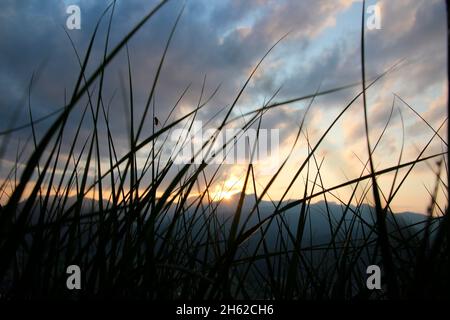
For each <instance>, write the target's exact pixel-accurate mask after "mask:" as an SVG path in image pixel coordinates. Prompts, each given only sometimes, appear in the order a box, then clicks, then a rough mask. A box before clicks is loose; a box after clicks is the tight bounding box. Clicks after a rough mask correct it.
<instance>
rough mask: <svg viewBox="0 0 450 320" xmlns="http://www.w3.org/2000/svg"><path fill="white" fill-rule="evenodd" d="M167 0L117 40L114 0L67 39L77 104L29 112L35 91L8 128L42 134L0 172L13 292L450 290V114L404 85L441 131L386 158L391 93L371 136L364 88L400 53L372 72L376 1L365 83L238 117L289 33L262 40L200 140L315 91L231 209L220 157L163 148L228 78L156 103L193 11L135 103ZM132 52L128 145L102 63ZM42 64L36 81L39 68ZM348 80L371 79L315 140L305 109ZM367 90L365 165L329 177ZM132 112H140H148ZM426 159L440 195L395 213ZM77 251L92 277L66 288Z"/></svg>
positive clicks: (430, 293) (3, 252)
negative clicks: (411, 215)
mask: <svg viewBox="0 0 450 320" xmlns="http://www.w3.org/2000/svg"><path fill="white" fill-rule="evenodd" d="M165 3H166V1H162V2H161V3H160V4H158V5H157V6H156V7H155V8H153V9H152V10H151V11H150V12H149V13H147V14H146V15H145V16H144V17H143V18H142V19H141V20H140V22H139V23H138V24H136V26H135V27H134V28H133V29H132V30H130V31H129V32H128V34H127V35H126V36H125V37H124V38H123V39H122V40H121V41H120V42H119V43H118V44H117V46H115V47H114V48H110V44H109V39H110V32H111V25H112V23H113V16H114V10H115V1H114V2H112V3H111V4H110V5H109V6H108V7H107V8H106V10H105V11H104V13H103V15H102V17H101V18H100V20H99V21H98V23H97V25H96V27H95V30H94V32H93V34H92V37H91V39H90V43H89V46H88V48H87V49H86V52H85V53H84V55H82V54H80V53H79V52H78V50H77V48H76V46H75V44H74V43H73V42H71V43H72V47H73V50H74V53H75V54H76V57H77V59H78V63H79V68H80V72H79V75H78V80H77V82H76V85H75V87H74V88H73V91H72V95H71V96H70V97H69V98H68V101H67V102H66V105H65V106H64V107H63V108H61V109H59V110H58V111H57V112H54V113H52V114H49V115H47V116H44V117H42V118H39V119H34V118H33V115H32V112H31V107H30V106H29V116H30V122H29V124H27V125H24V126H19V127H14V128H9V129H7V130H4V131H3V132H1V139H2V145H1V150H2V152H1V153H3V152H4V150H6V148H7V146H8V144H9V141H10V139H9V138H10V136H12V135H14V134H15V133H16V132H17V131H19V130H30V131H31V133H32V140H31V141H30V142H29V143H32V144H33V147H34V148H33V151H32V153H31V154H26V152H25V150H26V146H22V148H18V150H17V157H16V163H15V165H13V166H12V168H11V169H10V171H9V173H8V174H7V175H6V177H5V178H4V179H3V182H2V185H1V187H0V192H1V194H2V197H6V198H7V201H6V203H5V205H4V206H3V207H2V208H1V211H0V294H1V298H2V299H18V298H27V299H31V298H37V297H39V298H42V297H44V298H63V299H64V298H65V299H77V298H79V299H82V298H144V299H225V298H234V299H255V298H258V299H398V298H400V299H402V298H420V297H422V298H423V297H427V298H430V297H431V298H449V297H450V276H449V274H448V270H450V264H449V258H450V246H449V240H450V222H449V218H448V213H447V211H448V205H446V206H445V207H441V206H440V205H439V204H438V202H437V201H436V197H437V194H438V193H439V192H441V193H442V194H444V195H445V197H447V196H448V195H447V188H448V182H447V181H448V180H447V179H448V165H447V162H446V161H447V159H448V158H447V141H446V140H445V137H443V135H442V128H444V127H445V125H446V123H447V118H446V119H445V120H444V121H443V122H442V123H441V125H440V126H439V127H438V128H434V127H433V126H432V125H431V124H430V123H428V122H427V121H426V120H425V119H424V118H423V117H422V116H421V115H420V114H419V113H418V112H417V111H416V110H415V109H414V108H413V107H412V106H411V105H409V104H408V103H407V99H404V98H403V97H400V96H398V95H396V96H395V101H396V102H399V103H401V104H402V106H403V107H405V108H408V110H410V111H412V113H413V114H414V115H415V116H416V117H417V118H418V119H420V121H422V122H424V123H425V124H426V125H427V126H428V127H429V128H430V129H431V131H432V133H433V134H432V135H431V136H430V137H429V140H428V141H427V143H426V144H425V146H424V147H423V148H422V149H420V150H418V151H417V155H416V157H415V159H414V160H412V161H408V162H405V161H403V159H402V155H401V154H400V156H399V158H398V163H397V164H396V165H394V166H391V167H387V168H383V169H376V168H375V165H374V152H375V150H376V148H377V146H378V145H379V143H380V141H382V140H383V138H384V135H385V132H386V129H387V128H388V127H389V124H390V121H391V116H392V113H393V108H394V107H393V106H392V109H391V116H390V117H389V120H388V121H387V123H386V124H385V127H384V130H383V131H382V133H381V134H380V135H379V136H378V137H377V139H376V140H370V139H369V130H370V119H368V115H367V102H366V92H367V91H368V90H370V89H371V88H372V87H373V85H374V84H375V83H377V82H378V81H379V80H380V79H381V78H384V77H387V76H389V74H390V73H391V72H394V71H395V70H397V69H398V68H402V67H403V65H402V61H399V62H398V63H396V64H394V65H393V66H391V67H390V68H389V69H388V70H386V71H385V72H384V73H382V74H380V75H378V76H377V77H375V78H373V79H366V74H365V43H364V40H365V38H364V21H365V20H364V8H365V7H364V4H363V14H362V19H363V20H362V27H361V30H362V32H361V82H360V83H357V84H348V85H347V84H343V85H342V86H341V87H337V88H333V89H328V90H322V91H321V90H318V91H317V92H314V93H311V94H309V95H305V96H301V97H297V98H293V99H290V100H286V101H277V100H276V95H277V93H275V94H274V95H273V96H272V97H271V99H270V100H269V101H267V102H266V103H265V104H264V105H262V106H261V107H259V108H256V109H255V110H253V111H251V112H248V113H246V114H245V115H242V116H241V117H235V118H234V117H233V116H234V113H233V111H234V109H235V107H236V105H237V104H238V102H239V100H240V98H241V96H242V94H243V92H244V91H245V90H246V88H247V85H248V84H249V82H250V81H251V79H252V78H253V76H254V74H255V72H256V71H257V70H258V68H259V66H260V64H261V63H263V61H264V59H265V58H266V57H267V55H269V54H270V52H271V51H272V50H273V49H274V48H276V45H277V44H278V42H277V43H275V44H274V45H273V46H272V47H271V48H269V49H268V50H267V52H265V53H263V54H262V57H261V60H260V61H259V62H258V64H257V65H256V66H254V68H253V70H252V72H251V73H250V75H249V76H248V78H247V79H246V81H245V82H244V84H243V85H242V87H241V88H240V90H239V91H238V92H237V94H236V96H235V97H234V98H233V99H231V100H230V105H229V106H228V107H227V109H226V110H225V111H226V112H225V116H223V118H222V119H221V120H220V123H221V124H220V126H219V127H218V128H217V129H216V133H215V134H213V135H212V136H211V139H209V140H208V141H207V142H205V143H204V144H203V145H202V150H211V148H212V145H213V143H214V142H215V139H216V138H217V134H218V133H220V132H221V131H222V130H224V128H226V126H227V125H229V124H232V123H236V122H237V121H238V120H239V121H241V122H243V123H244V124H243V125H242V126H241V128H240V130H241V134H244V133H245V132H246V131H247V130H248V129H249V128H250V127H251V126H252V125H257V126H258V128H259V125H260V124H261V120H262V119H263V117H264V115H265V114H266V112H268V111H270V110H274V109H276V108H279V107H282V106H285V105H288V104H291V103H294V102H299V101H306V102H307V103H308V105H307V108H306V110H305V113H304V115H303V120H302V121H301V122H300V124H299V126H298V128H296V129H295V130H296V137H295V141H294V142H293V145H292V146H291V152H290V153H289V154H288V155H287V157H286V158H284V159H282V161H281V163H280V165H279V167H278V168H277V170H276V171H275V172H274V173H273V175H272V177H271V178H270V179H269V182H268V183H267V184H266V185H264V186H262V191H260V192H258V190H259V189H258V186H257V185H258V178H257V176H256V173H255V170H254V165H253V161H251V160H250V161H249V163H248V164H247V166H246V171H245V175H244V179H243V180H244V182H243V186H242V188H241V190H240V192H239V193H238V194H236V195H234V196H233V199H234V200H236V206H235V208H234V211H233V212H232V214H229V215H223V214H220V208H221V207H223V206H224V204H223V201H222V200H221V199H215V198H214V197H213V195H212V192H213V191H212V186H213V184H214V183H215V182H216V178H217V176H218V172H219V171H220V170H221V169H222V168H223V164H219V165H217V166H216V167H214V174H213V175H212V176H211V177H208V176H207V175H206V174H205V170H206V168H208V167H210V164H209V163H208V162H207V161H204V162H202V163H201V164H195V163H193V162H188V163H186V164H184V165H181V166H180V165H176V164H175V163H174V159H175V158H176V156H177V154H172V155H171V156H170V157H169V159H168V160H167V161H163V160H162V152H163V146H164V144H165V143H166V141H167V139H168V138H167V137H168V135H169V134H170V133H171V132H172V130H173V129H174V128H176V126H178V125H181V124H184V125H185V126H186V127H187V128H188V131H190V130H192V123H193V121H194V120H195V119H196V117H197V115H198V112H199V111H200V110H205V109H207V108H208V106H209V105H208V103H209V102H210V101H211V99H212V98H213V97H214V96H215V94H216V93H217V91H218V90H219V88H216V89H215V90H213V91H212V92H211V93H210V94H209V95H208V94H207V93H206V90H205V81H204V82H203V86H202V89H201V93H200V98H199V101H198V105H197V106H196V107H195V108H194V109H193V110H192V111H190V112H188V113H186V114H184V115H182V116H180V117H179V118H176V119H173V118H172V114H174V113H176V112H174V111H175V110H177V108H178V107H179V104H180V102H181V101H182V99H183V97H184V95H185V94H186V92H187V90H188V88H186V90H185V91H184V92H182V93H181V95H180V96H179V98H178V100H177V103H176V104H175V105H174V106H173V107H172V109H171V112H170V113H169V116H168V117H167V118H166V119H159V117H158V115H157V114H156V113H155V95H156V91H157V84H158V81H159V79H160V76H161V73H162V72H163V65H164V61H165V58H166V55H167V52H168V50H170V44H171V42H172V40H173V35H174V34H175V32H176V29H177V24H178V21H179V19H180V17H181V15H182V11H181V12H180V14H179V15H178V17H177V19H176V21H175V22H174V24H173V27H172V29H171V30H170V33H169V36H168V39H167V42H166V44H165V47H164V50H163V53H162V55H161V58H160V60H159V64H158V67H157V70H156V73H155V76H154V81H153V82H152V83H151V85H150V89H149V92H148V97H147V100H146V103H145V107H144V112H143V114H139V115H138V114H137V112H136V108H135V107H136V106H135V102H134V100H133V90H134V87H133V85H134V83H133V72H132V65H131V61H130V57H129V51H128V50H129V49H128V46H127V43H128V42H129V40H130V39H131V38H132V37H133V36H134V35H135V34H136V33H137V32H138V31H139V30H140V29H141V28H142V26H143V25H144V24H145V23H146V22H148V21H149V20H150V19H152V18H153V17H154V16H155V15H157V14H158V11H159V10H160V9H161V8H162V7H163V6H164V5H165ZM105 19H107V23H108V29H107V31H106V35H105V44H104V54H103V58H102V61H101V63H100V64H99V66H98V67H97V68H96V69H95V70H94V71H93V72H92V74H91V75H87V74H86V71H87V66H88V63H89V62H90V61H91V59H92V48H93V46H94V43H96V42H97V41H99V40H98V38H99V37H100V35H99V34H98V30H99V26H100V24H101V23H102V21H103V20H105ZM68 37H69V38H70V35H69V34H68ZM282 40H283V38H281V39H280V40H279V41H282ZM121 52H122V53H123V52H125V54H126V55H127V70H128V73H127V83H126V84H125V87H126V90H127V92H128V97H129V100H128V101H125V102H124V103H125V104H126V110H127V116H128V117H129V119H128V121H127V122H128V123H129V126H128V132H127V139H128V140H129V149H128V150H127V152H126V153H125V154H124V155H123V156H120V155H119V153H118V152H117V148H118V145H117V142H115V139H114V133H115V132H114V129H113V128H111V126H110V125H111V121H110V118H111V115H110V112H109V105H108V102H107V101H108V99H107V98H106V97H104V96H103V90H102V89H103V84H104V79H105V77H106V76H107V75H106V74H105V71H106V70H107V69H108V67H109V66H110V63H111V62H112V61H113V60H114V59H115V58H116V57H117V56H118V54H119V53H121ZM33 79H34V77H33V78H32V80H31V82H30V91H31V87H32V84H33V81H36V80H33ZM94 87H95V88H94ZM349 88H360V91H359V93H358V94H357V95H355V96H354V97H353V98H352V99H351V101H350V102H349V103H348V104H347V105H345V106H344V107H343V108H342V110H341V112H340V113H339V114H338V115H337V116H336V118H335V119H334V120H333V121H332V122H331V123H330V124H329V126H328V127H327V128H326V130H325V131H324V132H323V133H322V134H321V136H320V137H319V139H318V140H317V141H316V142H314V143H313V142H312V141H310V139H309V136H308V133H307V130H306V128H305V126H304V120H305V117H306V115H307V114H308V111H309V110H310V108H312V107H313V104H314V100H315V99H316V98H317V97H319V96H323V95H328V94H331V93H334V92H338V91H343V90H347V89H349ZM30 94H31V93H30ZM82 98H85V99H86V98H87V103H86V104H82V103H81V102H82V101H83V99H82ZM358 99H362V100H363V106H364V115H365V117H364V119H361V121H364V124H365V135H366V144H367V157H366V159H361V163H362V164H363V170H362V171H361V172H360V175H359V177H357V178H354V179H351V180H348V181H342V182H341V183H339V184H337V185H335V186H333V187H325V186H324V184H323V179H322V174H323V173H321V165H322V159H321V158H320V157H319V156H318V154H317V150H318V148H319V146H320V145H321V144H322V142H323V141H324V139H325V138H326V137H327V136H328V135H329V133H330V131H331V129H332V128H333V127H334V126H335V125H336V124H337V123H338V122H339V120H341V119H342V117H343V116H344V114H346V113H347V112H348V110H349V109H350V108H352V107H355V102H356V101H357V100H358ZM74 112H77V113H78V114H81V120H80V121H79V123H77V130H76V132H75V134H73V135H72V134H71V135H68V134H67V124H68V122H69V121H72V120H71V118H70V117H71V115H73V113H74ZM55 116H56V119H54V120H53V121H52V124H51V125H50V126H49V128H48V129H47V131H46V133H45V134H44V135H43V136H42V137H41V138H38V137H37V135H36V131H35V125H36V124H38V123H39V122H42V121H43V120H45V119H48V118H50V117H55ZM88 119H89V120H90V121H91V122H92V127H91V128H90V129H91V130H90V135H89V136H88V137H87V139H84V138H82V135H81V134H80V131H81V128H82V126H83V123H85V122H86V121H87V120H88ZM135 119H140V121H139V122H138V125H137V126H135V125H134V122H135V121H134V120H135ZM144 126H145V127H147V128H148V127H151V129H152V133H151V134H150V135H149V136H143V132H144V131H143V128H144ZM103 128H104V129H103ZM101 130H103V131H102V132H100V131H101ZM257 139H258V138H257ZM436 140H439V141H440V142H441V144H442V152H439V153H435V154H432V155H425V154H426V153H425V152H426V151H427V149H428V147H429V145H430V144H431V143H432V142H433V141H436ZM68 141H69V142H68ZM300 141H305V142H306V143H307V145H308V154H307V156H306V157H305V158H304V159H301V162H300V163H299V165H298V167H297V171H296V172H292V174H291V175H290V176H291V180H290V181H287V184H286V187H285V190H284V192H283V196H282V198H281V199H280V200H277V201H271V202H270V204H271V209H270V212H268V211H267V208H265V209H264V210H262V208H261V206H262V204H263V203H264V202H265V200H264V199H266V198H267V196H268V192H269V190H270V188H271V186H273V184H274V183H275V181H277V179H280V176H281V172H282V170H285V169H286V164H287V162H288V160H289V159H290V157H291V156H292V153H293V151H294V150H295V149H296V147H297V145H298V143H299V142H300ZM63 143H69V146H70V148H69V151H68V153H67V154H63V153H62V145H63ZM183 143H185V142H184V141H183V137H180V139H179V141H178V142H177V144H183ZM233 143H235V142H234V141H233V140H231V141H227V142H226V143H224V144H223V145H222V149H224V150H225V149H226V148H227V147H228V146H229V145H232V144H233ZM101 146H102V147H106V149H107V151H108V156H107V157H106V158H105V156H104V155H102V154H101V152H100V148H101ZM121 147H122V148H123V147H124V146H123V145H122V146H121ZM253 148H254V147H253ZM142 150H145V152H147V158H146V159H145V163H144V165H143V166H139V165H138V159H137V154H138V152H140V151H142ZM254 150H255V149H253V153H252V157H251V159H253V155H254ZM24 158H26V160H24ZM21 163H24V165H23V166H21V165H20V164H21ZM105 163H106V164H107V168H105ZM420 163H426V164H428V165H429V169H430V170H431V172H433V173H434V174H435V177H436V179H435V181H436V182H435V188H434V190H430V191H429V197H424V201H427V202H429V203H430V205H429V208H428V218H427V219H424V220H422V221H420V222H417V223H415V224H405V223H404V222H402V221H400V220H399V219H398V218H396V215H395V214H394V212H393V210H392V209H391V203H392V202H393V200H394V199H395V197H396V196H397V194H398V192H399V190H401V188H402V186H403V185H404V182H405V181H406V179H407V178H408V177H409V176H410V174H411V173H412V171H413V169H414V167H415V166H417V165H418V164H420ZM92 172H95V177H94V179H92V178H90V173H92ZM389 173H390V174H394V176H395V178H394V180H393V182H392V186H391V188H390V192H389V193H383V191H382V189H381V188H380V187H379V184H378V180H377V179H378V178H379V177H380V176H382V175H385V174H389ZM301 174H305V175H306V177H307V178H306V179H305V180H304V184H305V187H304V189H303V190H304V191H303V195H301V196H300V197H299V198H297V199H295V200H292V201H287V200H288V199H287V196H288V194H289V192H290V191H291V190H292V188H294V184H295V183H296V182H297V181H298V180H299V178H300V176H301ZM344 187H351V188H352V190H353V191H352V193H351V195H350V199H348V200H343V199H341V198H339V196H338V195H337V193H336V191H337V190H339V189H341V188H344ZM223 188H225V187H223ZM357 189H362V190H363V195H362V196H358V193H357ZM318 199H321V200H322V201H323V202H322V203H323V205H324V208H325V210H326V214H327V223H328V228H329V230H330V237H329V239H328V241H327V242H326V243H317V242H314V241H312V234H313V232H312V222H311V221H312V219H314V216H313V215H314V212H313V210H312V206H313V205H312V201H314V200H318ZM331 199H333V201H336V202H337V203H338V204H339V205H340V208H341V212H340V214H339V215H337V216H336V215H335V212H334V211H333V210H331V209H330V207H331V206H332V201H331ZM371 199H373V201H372V200H371ZM447 200H448V198H447ZM249 203H250V205H248V204H249ZM355 203H356V204H355ZM292 215H295V217H294V218H292ZM307 234H308V235H309V237H308V236H307ZM72 264H76V265H80V266H82V271H83V288H82V290H80V291H70V290H67V288H66V282H65V279H66V277H67V274H66V267H67V266H68V265H72ZM370 264H377V265H379V266H380V267H381V268H382V270H383V279H382V280H383V288H382V290H368V289H367V286H366V273H365V271H366V270H365V268H366V266H367V265H370Z"/></svg>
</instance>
